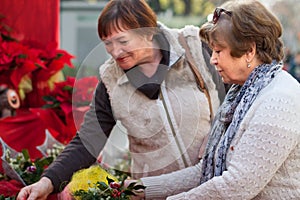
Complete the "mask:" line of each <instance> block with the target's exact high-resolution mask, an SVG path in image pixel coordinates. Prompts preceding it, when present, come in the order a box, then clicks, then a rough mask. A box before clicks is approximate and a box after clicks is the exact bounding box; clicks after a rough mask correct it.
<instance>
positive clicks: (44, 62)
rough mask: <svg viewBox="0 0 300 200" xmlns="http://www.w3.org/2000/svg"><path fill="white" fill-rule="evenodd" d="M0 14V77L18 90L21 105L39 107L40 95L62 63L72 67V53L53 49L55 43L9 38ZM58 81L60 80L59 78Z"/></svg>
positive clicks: (56, 76) (55, 79) (49, 88)
mask: <svg viewBox="0 0 300 200" xmlns="http://www.w3.org/2000/svg"><path fill="white" fill-rule="evenodd" d="M4 19H5V18H1V17H0V79H1V83H2V84H6V85H8V86H9V87H10V88H11V89H14V90H16V91H17V92H18V94H19V96H20V98H21V101H22V104H21V106H22V107H41V106H42V105H43V104H44V101H43V99H42V96H44V95H45V94H47V93H49V92H50V91H51V90H52V88H53V84H54V82H56V81H57V80H59V78H58V77H59V76H58V75H57V74H59V73H61V70H62V68H63V67H65V66H69V67H71V68H73V67H74V66H73V65H72V63H71V59H73V58H74V56H73V55H71V54H69V53H68V52H67V51H64V50H61V49H57V48H56V45H55V44H49V45H48V46H47V47H46V48H45V47H43V46H42V45H40V44H39V43H38V42H37V41H23V40H17V39H16V38H13V36H12V35H11V33H13V32H12V31H11V29H10V28H9V27H8V26H6V25H5V24H4ZM60 81H61V79H60Z"/></svg>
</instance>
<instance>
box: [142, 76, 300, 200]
mask: <svg viewBox="0 0 300 200" xmlns="http://www.w3.org/2000/svg"><path fill="white" fill-rule="evenodd" d="M226 165H227V169H228V170H227V171H225V172H224V173H223V175H222V176H218V177H214V178H212V179H211V180H209V181H207V182H206V183H204V184H202V185H199V182H200V174H201V163H199V164H197V165H196V166H193V167H190V168H186V169H184V170H181V171H177V172H173V173H171V174H165V175H162V176H157V177H147V178H142V179H141V180H142V182H143V184H144V185H145V186H147V188H146V190H145V194H146V199H159V198H166V197H167V196H169V197H168V198H167V199H168V200H173V199H188V200H192V199H201V200H202V199H209V200H211V199H214V200H216V199H226V200H228V199H236V200H247V199H265V200H276V199H278V200H279V199H280V200H282V199H288V200H291V199H300V84H299V83H298V82H297V81H296V80H294V79H293V78H292V77H291V76H290V75H289V74H288V73H287V72H285V71H282V72H280V73H279V74H278V76H277V77H275V79H274V80H273V81H272V82H271V83H270V85H268V86H267V87H266V88H265V89H263V90H262V91H261V94H259V96H258V97H257V99H256V100H255V102H254V103H253V105H252V106H251V108H250V109H249V111H248V113H247V114H246V116H245V118H244V120H243V121H242V122H241V125H240V128H239V130H238V132H237V134H236V136H235V138H234V140H233V142H232V144H231V147H230V150H229V152H228V154H227V162H226ZM176 194H177V195H176ZM171 195H174V196H171Z"/></svg>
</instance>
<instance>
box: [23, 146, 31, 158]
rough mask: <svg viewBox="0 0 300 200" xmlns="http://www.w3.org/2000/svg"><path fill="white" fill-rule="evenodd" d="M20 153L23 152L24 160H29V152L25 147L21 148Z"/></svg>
mask: <svg viewBox="0 0 300 200" xmlns="http://www.w3.org/2000/svg"><path fill="white" fill-rule="evenodd" d="M22 154H23V156H24V159H25V160H30V156H29V152H28V150H27V149H23V150H22Z"/></svg>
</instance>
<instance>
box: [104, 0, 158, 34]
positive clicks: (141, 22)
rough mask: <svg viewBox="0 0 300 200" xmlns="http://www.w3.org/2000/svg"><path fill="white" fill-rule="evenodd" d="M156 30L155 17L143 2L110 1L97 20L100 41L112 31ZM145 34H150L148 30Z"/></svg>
mask: <svg viewBox="0 0 300 200" xmlns="http://www.w3.org/2000/svg"><path fill="white" fill-rule="evenodd" d="M145 27H148V28H153V27H154V28H156V27H157V17H156V14H155V13H154V11H153V10H152V9H151V8H150V6H149V5H148V4H147V2H146V1H145V0H110V1H109V2H108V3H107V5H106V6H105V7H104V9H103V10H102V12H101V14H100V16H99V19H98V35H99V37H100V39H102V38H104V37H107V36H108V35H110V34H111V33H112V31H113V30H131V29H140V28H145ZM147 30H148V31H147V32H145V34H150V33H149V30H153V29H147ZM150 32H151V31H150Z"/></svg>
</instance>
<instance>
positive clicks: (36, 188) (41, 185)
mask: <svg viewBox="0 0 300 200" xmlns="http://www.w3.org/2000/svg"><path fill="white" fill-rule="evenodd" d="M52 191H53V185H52V182H51V180H50V179H49V178H46V177H43V178H41V179H40V180H39V181H38V182H36V183H34V184H32V185H29V186H26V187H24V188H22V189H21V191H20V192H19V194H18V197H17V200H26V199H27V200H37V199H38V200H44V199H47V197H48V195H49V194H50V193H51V192H52Z"/></svg>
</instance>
